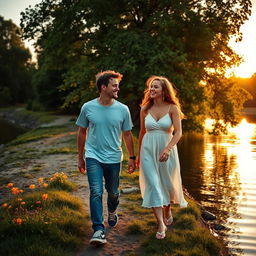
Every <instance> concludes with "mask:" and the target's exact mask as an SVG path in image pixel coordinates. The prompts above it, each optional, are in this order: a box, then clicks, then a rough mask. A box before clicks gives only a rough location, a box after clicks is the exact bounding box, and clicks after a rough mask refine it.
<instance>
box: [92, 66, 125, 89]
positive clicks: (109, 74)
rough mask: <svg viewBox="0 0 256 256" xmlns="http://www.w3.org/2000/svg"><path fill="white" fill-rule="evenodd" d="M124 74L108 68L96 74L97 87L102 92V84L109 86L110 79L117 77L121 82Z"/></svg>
mask: <svg viewBox="0 0 256 256" xmlns="http://www.w3.org/2000/svg"><path fill="white" fill-rule="evenodd" d="M122 77H123V75H122V74H120V73H118V72H115V71H113V70H106V71H103V72H100V73H98V74H97V75H96V87H97V89H98V91H99V92H101V86H102V85H106V86H108V83H109V79H111V78H116V79H117V80H118V81H119V82H120V81H121V80H122Z"/></svg>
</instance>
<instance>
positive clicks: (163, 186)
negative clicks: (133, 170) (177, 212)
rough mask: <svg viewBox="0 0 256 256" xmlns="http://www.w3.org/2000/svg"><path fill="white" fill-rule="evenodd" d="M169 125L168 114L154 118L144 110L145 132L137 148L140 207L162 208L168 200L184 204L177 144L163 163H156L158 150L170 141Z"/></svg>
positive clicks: (168, 202) (182, 205) (170, 123)
mask: <svg viewBox="0 0 256 256" xmlns="http://www.w3.org/2000/svg"><path fill="white" fill-rule="evenodd" d="M171 127H172V120H171V118H170V115H169V113H167V114H166V115H164V116H163V117H162V118H161V119H159V120H158V121H156V120H155V119H154V118H153V116H152V115H151V114H150V113H148V114H147V116H146V117H145V128H146V133H145V135H144V137H143V140H142V144H141V151H140V177H139V181H140V189H141V194H142V198H143V203H142V206H143V207H148V208H151V207H163V206H165V205H169V204H170V203H171V202H173V203H176V204H179V205H180V207H186V206H187V201H186V200H185V199H184V195H183V190H182V183H181V176H180V163H179V157H178V151H177V146H176V145H175V146H174V147H173V148H172V149H171V152H170V155H169V158H168V160H167V161H166V162H160V161H159V157H160V153H161V151H162V150H163V149H164V147H165V146H166V145H167V144H168V143H169V142H170V140H171V138H172V134H171V132H169V131H168V132H167V129H170V128H171Z"/></svg>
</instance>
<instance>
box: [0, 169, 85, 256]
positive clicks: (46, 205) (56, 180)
mask: <svg viewBox="0 0 256 256" xmlns="http://www.w3.org/2000/svg"><path fill="white" fill-rule="evenodd" d="M36 187H37V188H36ZM76 188H77V186H76V184H74V183H72V182H70V181H69V180H68V178H67V176H66V175H65V174H63V173H55V174H54V175H53V176H52V177H51V178H50V179H49V183H43V179H42V178H40V180H39V185H35V184H31V185H30V187H29V189H30V190H31V191H30V192H26V193H23V191H22V190H20V189H19V188H17V187H14V184H12V183H9V184H7V188H6V189H9V190H10V193H12V194H13V198H12V199H11V200H9V201H7V202H5V203H2V205H1V209H0V219H1V225H0V237H1V247H0V255H5V256H8V255H15V256H25V255H26V256H34V255H40V256H53V255H54V256H58V255H62V256H63V255H64V256H65V255H70V254H74V253H75V252H76V251H77V249H78V248H79V247H80V246H81V245H82V238H83V237H84V236H85V235H86V234H87V232H88V230H89V222H88V216H87V215H86V214H85V209H84V208H83V204H82V201H81V200H80V199H79V198H77V197H74V196H73V195H71V194H70V193H69V192H70V191H73V190H74V189H76Z"/></svg>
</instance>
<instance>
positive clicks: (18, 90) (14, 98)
mask: <svg viewBox="0 0 256 256" xmlns="http://www.w3.org/2000/svg"><path fill="white" fill-rule="evenodd" d="M30 58H31V55H30V52H29V50H28V49H27V48H25V46H24V43H23V41H22V39H21V31H20V29H19V28H18V27H17V26H16V25H15V24H14V23H13V22H12V21H11V20H4V18H3V17H2V16H0V77H1V80H0V107H3V106H9V105H11V104H13V103H24V102H25V101H26V100H27V99H28V98H30V97H31V96H32V90H31V75H32V72H33V69H34V67H33V65H32V64H31V63H30Z"/></svg>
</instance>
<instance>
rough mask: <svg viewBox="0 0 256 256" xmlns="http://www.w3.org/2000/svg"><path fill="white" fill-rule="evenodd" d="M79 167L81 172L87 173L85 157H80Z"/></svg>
mask: <svg viewBox="0 0 256 256" xmlns="http://www.w3.org/2000/svg"><path fill="white" fill-rule="evenodd" d="M78 169H79V172H80V173H82V174H86V168H85V161H84V159H79V160H78Z"/></svg>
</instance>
